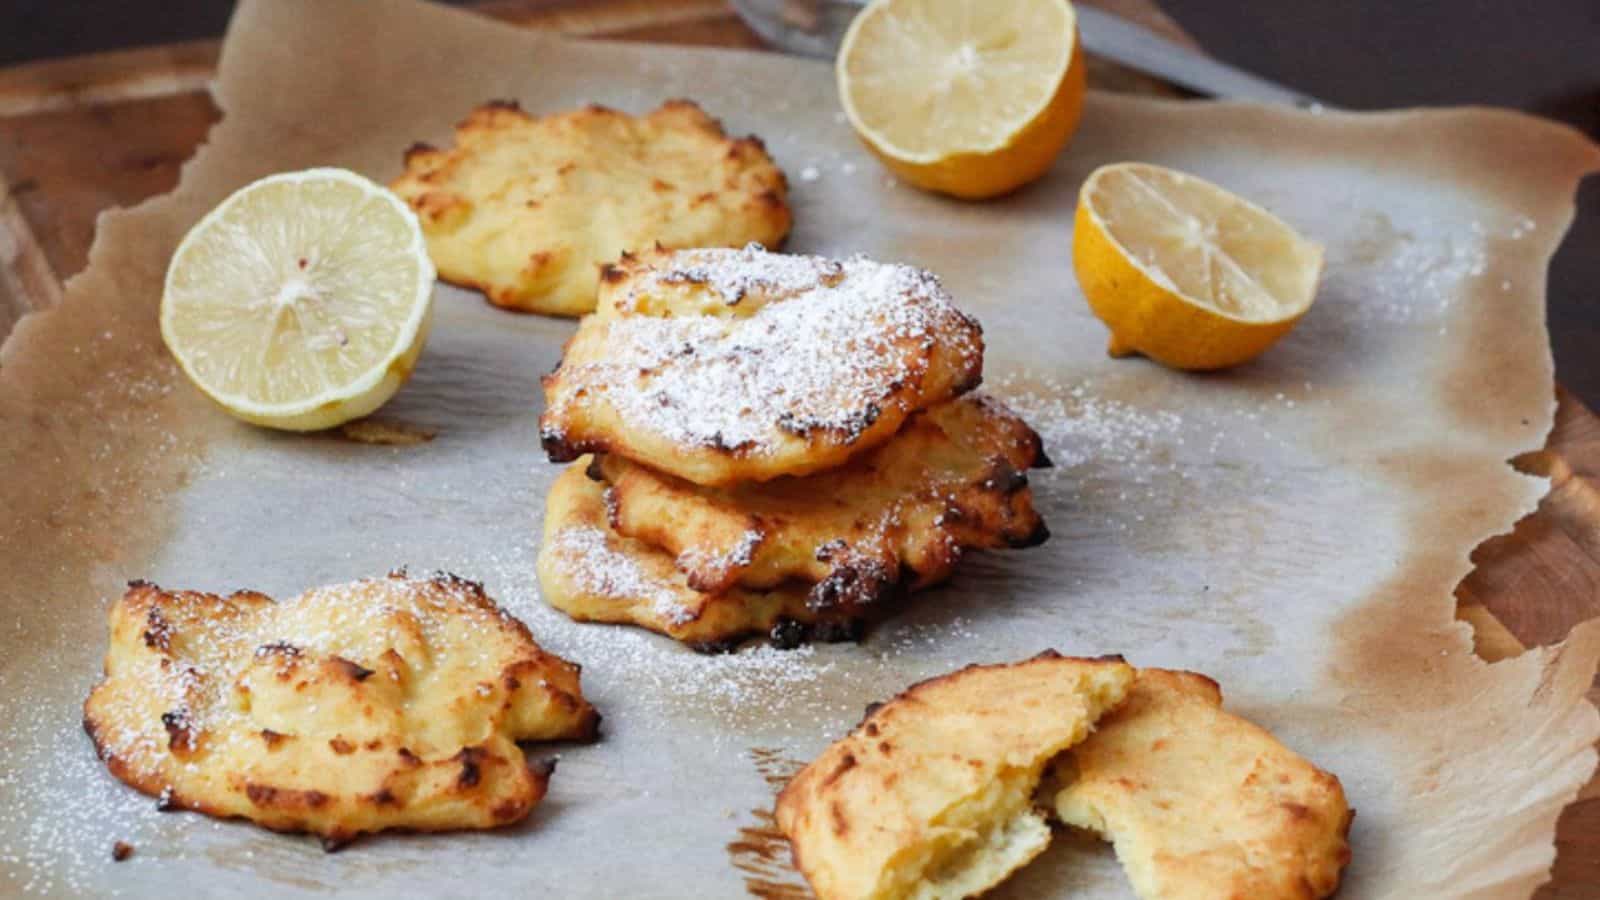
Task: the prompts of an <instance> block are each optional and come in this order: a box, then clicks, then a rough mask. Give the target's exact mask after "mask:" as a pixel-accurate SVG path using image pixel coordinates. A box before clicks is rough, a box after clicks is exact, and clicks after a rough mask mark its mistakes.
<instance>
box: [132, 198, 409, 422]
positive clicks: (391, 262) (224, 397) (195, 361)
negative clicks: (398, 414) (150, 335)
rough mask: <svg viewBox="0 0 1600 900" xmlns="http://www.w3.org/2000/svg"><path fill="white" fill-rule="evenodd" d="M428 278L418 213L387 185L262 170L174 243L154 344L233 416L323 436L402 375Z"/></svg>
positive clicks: (365, 408) (374, 403)
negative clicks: (160, 345) (260, 175)
mask: <svg viewBox="0 0 1600 900" xmlns="http://www.w3.org/2000/svg"><path fill="white" fill-rule="evenodd" d="M433 279H434V270H433V264H432V262H430V261H429V259H428V253H427V246H426V244H425V243H424V239H423V236H422V229H421V227H420V225H419V224H418V222H417V218H416V216H415V214H413V213H412V211H411V210H410V209H409V208H408V207H407V206H406V205H405V204H404V203H402V202H401V201H400V200H399V199H398V198H397V197H395V196H394V195H393V194H392V193H390V192H389V191H388V190H387V189H386V188H383V187H381V186H379V185H377V184H375V183H373V182H371V181H369V180H367V179H366V178H363V177H361V176H360V175H357V174H355V173H353V172H348V171H345V170H342V169H310V170H307V171H304V172H291V173H285V174H281V175H272V176H269V177H267V178H263V179H261V180H259V181H256V182H254V183H253V184H250V185H248V186H246V187H244V188H242V189H240V190H239V191H237V192H235V193H234V194H233V195H232V196H230V197H228V199H226V200H224V201H223V202H222V203H221V204H220V205H219V206H218V207H217V208H216V209H214V210H212V211H211V212H210V213H209V214H207V215H206V217H205V218H203V219H201V220H200V222H199V223H198V224H196V225H195V226H194V228H192V229H190V231H189V233H188V234H187V235H186V236H185V237H184V239H183V241H182V243H180V244H179V245H178V249H177V251H176V252H175V253H174V254H173V256H172V262H171V264H170V265H169V267H168V269H167V280H166V289H165V292H164V293H163V295H162V298H161V336H162V339H163V340H164V341H165V342H166V345H167V348H168V349H169V350H170V351H171V352H172V355H173V356H174V357H176V358H177V360H178V364H179V365H180V366H182V368H183V371H184V373H185V374H187V375H188V376H189V378H190V379H191V380H192V381H193V382H194V383H195V385H196V386H198V387H199V388H200V389H201V390H202V391H204V392H205V393H206V394H207V395H208V396H210V397H211V398H212V399H213V400H215V401H216V402H217V403H219V404H220V405H221V406H222V407H223V408H224V409H226V410H227V411H228V412H229V413H232V414H233V415H234V416H237V417H238V418H240V419H243V420H245V421H247V422H252V423H255V424H257V425H265V426H269V427H272V428H282V429H287V430H292V431H310V430H314V429H320V428H330V427H333V426H335V425H338V424H340V423H343V422H346V421H349V420H351V419H355V418H359V417H361V416H364V415H366V414H368V413H370V412H372V411H373V410H376V409H377V408H378V407H379V406H382V405H383V403H384V402H385V401H387V400H388V399H389V398H390V397H391V396H393V395H394V393H395V391H397V390H399V389H400V385H402V384H404V383H405V381H406V379H407V378H408V377H409V376H410V374H411V369H412V367H413V366H414V365H415V364H416V360H417V356H418V355H419V354H420V353H421V352H422V346H423V343H424V341H425V340H426V339H427V333H428V326H429V322H430V318H431V311H432V310H431V298H432V294H433Z"/></svg>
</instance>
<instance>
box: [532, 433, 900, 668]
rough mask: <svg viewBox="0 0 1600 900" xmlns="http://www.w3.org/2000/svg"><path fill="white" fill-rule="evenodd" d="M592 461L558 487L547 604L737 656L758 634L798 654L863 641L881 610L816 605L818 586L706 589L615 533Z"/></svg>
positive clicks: (546, 573) (585, 618)
mask: <svg viewBox="0 0 1600 900" xmlns="http://www.w3.org/2000/svg"><path fill="white" fill-rule="evenodd" d="M588 465H589V459H588V457H584V458H582V459H580V460H579V461H578V462H576V463H574V464H573V465H571V466H568V467H567V470H566V471H564V472H562V473H561V475H560V476H558V477H557V478H556V480H555V483H554V484H552V485H551V486H550V494H549V496H548V497H547V498H546V501H545V513H544V543H543V544H542V545H541V546H540V548H539V562H538V569H539V587H540V591H541V593H542V594H543V596H544V599H545V602H546V603H549V604H550V605H551V606H553V607H555V608H556V609H559V610H561V611H562V612H564V613H566V614H567V615H569V616H571V617H572V618H574V619H577V620H578V621H580V622H612V623H620V624H628V625H638V626H640V627H641V628H648V629H650V630H651V631H655V632H658V633H660V634H664V635H667V636H668V637H671V638H673V639H674V640H678V641H682V642H683V643H685V644H688V645H690V646H691V647H694V648H695V649H697V650H704V651H720V650H727V649H731V648H732V647H733V646H736V645H737V644H738V643H739V642H740V641H742V640H744V639H745V638H748V637H750V636H753V635H757V634H768V635H770V636H771V639H772V641H773V643H774V644H777V645H779V646H784V647H792V646H795V645H796V644H799V643H801V642H804V641H806V640H823V641H827V640H854V639H856V638H857V637H859V636H860V634H861V630H862V627H863V620H864V619H865V618H866V617H867V615H868V614H869V613H871V612H873V610H868V609H863V608H861V607H859V606H856V605H852V604H850V603H849V602H847V600H845V599H844V598H841V599H840V600H839V602H835V603H833V604H831V605H827V606H821V605H815V604H812V603H810V602H808V600H809V595H810V585H808V584H786V585H781V586H778V587H776V588H773V589H770V590H744V589H741V588H730V589H728V590H725V591H719V592H706V591H697V590H695V589H694V588H692V587H690V586H689V583H688V580H687V579H686V578H685V577H684V574H683V573H682V572H680V571H678V569H677V567H676V566H674V565H673V560H672V557H671V556H669V555H667V554H666V553H663V552H661V550H659V549H657V548H655V547H653V546H650V545H648V544H645V543H643V542H642V541H638V540H635V539H633V538H627V537H623V536H622V535H620V534H617V533H616V531H614V530H613V529H612V528H611V525H610V523H609V522H608V521H607V517H606V503H605V486H604V485H602V484H600V483H598V482H596V481H595V480H593V479H592V478H590V477H589V476H588V475H587V474H586V472H585V470H586V469H587V468H588Z"/></svg>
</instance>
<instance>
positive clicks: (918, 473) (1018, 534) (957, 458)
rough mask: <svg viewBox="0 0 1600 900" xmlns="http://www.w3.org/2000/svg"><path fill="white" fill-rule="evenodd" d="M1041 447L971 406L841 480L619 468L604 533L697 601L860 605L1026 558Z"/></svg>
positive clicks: (917, 429) (1004, 415) (623, 463)
mask: <svg viewBox="0 0 1600 900" xmlns="http://www.w3.org/2000/svg"><path fill="white" fill-rule="evenodd" d="M1041 460H1043V454H1042V452H1041V450H1040V444H1039V436H1038V435H1037V434H1035V433H1034V431H1033V429H1031V428H1029V427H1028V426H1027V424H1026V423H1025V422H1023V421H1022V420H1021V419H1019V418H1017V417H1016V415H1014V414H1013V413H1012V412H1011V411H1010V410H1008V409H1006V408H1005V407H1004V406H1003V405H1002V404H1000V403H999V402H998V401H996V400H994V399H992V398H989V397H986V396H983V395H981V394H968V395H966V396H964V397H961V398H959V399H956V400H952V401H949V402H947V403H944V404H941V405H939V406H937V407H934V408H933V409H931V410H927V411H925V412H922V413H918V414H917V415H915V416H913V417H912V418H911V419H910V420H909V421H908V422H907V423H906V425H905V427H904V428H902V429H901V430H900V432H899V433H898V434H896V435H895V436H894V437H892V438H890V439H889V441H888V442H886V443H884V444H882V445H880V446H878V447H876V448H874V449H872V450H869V451H866V452H865V453H862V454H860V455H858V456H855V457H853V458H852V459H851V460H850V461H849V462H847V463H845V464H844V465H843V466H841V467H839V468H837V469H829V470H827V471H824V472H817V473H815V474H812V475H805V476H801V477H798V478H787V477H786V478H774V479H772V480H771V481H764V482H748V483H744V484H736V485H731V486H728V487H721V488H713V487H702V486H700V485H696V484H692V483H690V482H687V481H684V480H682V479H680V478H674V477H673V476H671V475H663V474H660V473H658V472H655V471H653V470H651V469H649V468H647V467H645V466H641V465H639V464H638V463H634V462H630V461H629V460H627V459H624V458H622V457H620V456H615V455H609V456H606V457H603V458H602V459H601V460H600V463H599V466H600V472H601V473H602V474H603V476H604V477H605V480H606V482H607V483H608V484H609V485H610V491H609V493H608V494H607V503H608V509H609V512H610V517H611V524H612V525H613V526H614V527H615V528H616V530H617V531H618V532H619V533H620V534H623V535H626V536H628V537H632V538H637V539H639V540H641V541H644V542H646V543H648V544H652V545H654V546H657V547H660V548H662V549H664V550H666V552H668V553H670V554H672V555H673V556H675V557H676V559H677V565H678V568H679V569H680V570H682V571H683V572H684V574H685V575H686V576H687V577H688V581H689V585H690V586H691V587H693V588H695V589H696V590H701V591H713V592H715V591H723V590H727V589H729V588H731V587H734V586H742V587H746V588H770V587H774V586H777V585H780V584H783V583H784V582H786V581H791V580H795V579H800V580H805V581H810V582H815V583H816V585H817V586H816V588H815V589H814V590H813V594H812V600H813V602H815V603H817V604H824V605H825V604H827V603H828V602H829V601H830V598H832V597H835V596H839V595H848V596H854V597H858V598H860V599H859V601H858V602H870V601H871V600H872V599H873V598H875V597H877V596H879V595H881V594H883V593H884V592H885V591H889V590H891V589H894V588H897V587H899V586H901V585H905V586H906V587H910V588H919V587H925V586H927V585H930V584H933V583H935V582H938V581H941V580H943V579H945V578H947V577H949V575H950V573H951V571H952V570H954V568H955V565H956V562H957V561H958V560H959V559H960V558H961V553H962V551H963V550H964V549H968V548H998V547H1028V546H1033V545H1035V544H1038V543H1040V542H1041V541H1043V540H1044V539H1045V538H1046V537H1047V536H1048V535H1049V531H1048V529H1046V528H1045V525H1044V521H1043V520H1042V519H1040V517H1039V514H1038V513H1037V512H1036V511H1035V510H1034V508H1033V493H1032V490H1031V489H1030V488H1029V486H1028V479H1027V476H1026V474H1024V473H1025V471H1026V470H1027V469H1029V468H1030V467H1033V466H1035V465H1038V464H1039V463H1040V462H1041Z"/></svg>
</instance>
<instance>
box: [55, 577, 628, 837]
mask: <svg viewBox="0 0 1600 900" xmlns="http://www.w3.org/2000/svg"><path fill="white" fill-rule="evenodd" d="M389 574H390V575H391V576H395V575H399V576H404V575H405V569H404V568H400V569H396V570H394V571H393V572H391V573H389ZM431 580H434V581H438V582H443V583H446V584H449V585H452V586H454V587H457V588H463V589H465V590H466V591H467V592H468V594H469V595H470V597H471V599H472V601H473V602H474V603H476V604H477V605H478V606H479V607H480V608H481V609H484V610H486V611H488V612H491V613H494V614H495V615H494V618H495V619H496V620H498V621H499V622H500V623H501V627H503V628H509V629H511V630H512V631H513V632H514V633H515V634H516V636H518V637H522V638H525V639H526V640H528V641H529V642H530V643H532V644H533V645H534V646H535V647H539V644H538V642H537V641H535V640H534V638H533V633H532V632H531V631H529V630H528V626H527V625H526V624H525V623H524V622H523V621H522V620H521V619H518V618H517V617H515V616H513V615H511V614H510V613H509V612H506V611H505V610H504V609H503V608H502V607H501V606H500V605H499V604H497V603H495V602H494V601H493V600H491V599H490V598H489V596H488V594H487V593H485V592H484V590H483V585H482V583H480V582H476V581H472V580H470V579H467V578H462V577H461V576H459V575H456V574H454V573H450V572H440V573H437V574H436V575H434V576H433V578H432V579H431ZM138 593H153V594H157V595H171V594H172V593H173V592H169V591H165V590H163V589H162V588H161V587H160V586H159V585H156V584H155V583H153V582H149V581H145V580H143V579H134V580H132V581H129V582H128V585H127V590H126V591H125V592H124V594H123V598H124V600H126V599H127V598H128V597H130V596H132V595H134V594H138ZM180 593H186V594H189V595H191V596H196V597H200V598H202V599H204V600H206V601H207V602H216V603H227V602H230V601H232V600H233V599H234V598H236V597H252V598H259V599H262V600H265V601H267V602H269V603H276V602H277V601H276V600H274V599H273V598H272V597H270V596H268V595H266V594H263V593H261V592H259V591H253V590H249V589H239V590H235V591H232V592H230V593H229V594H228V595H227V596H223V595H220V594H213V593H209V592H205V591H183V592H180ZM153 609H155V607H152V610H153ZM115 610H116V605H115V604H114V605H113V607H112V611H111V614H112V615H115ZM147 640H148V638H147ZM539 652H540V653H541V654H547V651H545V650H544V649H543V648H542V647H540V649H539ZM558 659H559V657H558ZM563 661H564V662H566V663H567V664H569V665H571V666H573V668H574V674H575V675H576V674H581V671H582V668H583V667H582V666H581V665H579V664H578V663H575V662H571V661H570V660H563ZM528 662H529V661H528V660H519V661H517V662H516V663H513V664H512V665H510V666H507V667H506V668H505V670H504V671H502V672H501V673H500V675H501V678H503V679H505V680H506V681H507V682H508V683H510V684H512V685H515V684H516V683H517V677H516V676H517V673H518V672H519V671H521V670H522V668H523V666H524V664H526V663H528ZM350 665H351V666H352V667H354V668H355V669H359V668H360V667H359V666H356V665H355V664H354V663H351V664H350ZM362 672H365V674H362ZM362 672H357V671H354V670H351V671H347V672H346V674H347V676H348V677H350V678H351V679H352V680H356V681H359V680H361V679H363V678H365V677H366V676H367V675H370V674H371V673H370V672H366V670H362ZM103 681H104V676H102V680H101V681H100V682H96V683H95V687H94V688H91V689H90V696H93V693H94V690H95V689H96V688H98V687H99V686H100V684H101V683H102V682H103ZM513 689H514V688H513ZM556 694H557V696H559V697H561V698H562V699H561V702H562V703H564V704H572V705H576V704H577V703H579V702H581V701H580V700H579V699H578V698H576V697H573V696H572V695H571V694H568V693H567V692H565V691H556ZM88 702H89V701H88V698H85V700H84V709H83V730H84V732H85V733H86V734H87V735H88V736H89V740H90V741H91V742H92V743H93V744H94V750H95V755H96V756H97V757H98V758H99V759H100V760H101V761H102V762H103V763H105V766H106V769H107V770H108V771H110V772H111V774H112V775H113V776H115V777H116V779H117V780H118V781H121V782H122V783H123V784H126V785H128V786H129V787H131V788H133V789H134V790H136V791H138V792H139V793H141V794H144V795H146V796H149V797H154V798H156V808H157V809H159V810H160V811H162V812H172V811H180V810H181V811H189V812H198V813H204V814H206V815H208V816H212V817H213V818H219V819H246V820H247V821H250V822H251V823H252V824H254V825H257V826H259V827H262V828H266V829H267V830H269V831H276V832H280V833H284V834H314V835H316V836H317V837H318V838H319V840H320V841H321V843H322V848H323V849H324V850H326V851H328V852H333V851H336V850H339V849H342V848H343V847H345V846H347V845H348V844H350V843H351V842H352V841H354V840H355V839H357V838H359V837H361V836H362V834H363V833H362V832H357V833H351V834H348V835H345V834H329V835H324V834H318V833H317V832H314V831H311V830H310V829H307V828H299V827H293V826H289V827H282V826H275V825H271V824H267V823H264V822H259V821H256V820H253V819H249V818H248V817H245V816H235V815H228V814H226V813H224V812H223V811H221V810H220V809H218V808H216V807H215V806H212V805H209V804H207V803H205V802H204V801H202V800H199V799H197V798H194V797H189V796H187V795H183V794H180V793H178V792H177V791H175V790H173V789H172V787H171V786H170V785H165V784H160V783H159V782H157V781H156V780H155V779H154V778H144V777H140V776H139V773H137V772H135V771H134V770H132V769H130V768H129V767H128V765H127V764H126V762H125V761H124V760H123V759H121V758H120V757H118V756H117V755H116V754H114V753H112V752H111V751H110V749H109V748H108V747H107V746H106V745H105V742H104V740H103V739H102V736H101V733H100V729H99V726H98V725H97V724H96V722H95V721H94V719H93V717H92V716H90V715H89V712H88ZM589 712H590V715H589V716H588V717H587V720H586V722H585V724H584V728H583V731H582V732H581V733H579V734H577V735H575V736H574V737H573V738H572V740H574V741H579V742H587V741H593V740H596V739H597V738H598V737H599V733H600V721H601V715H600V712H599V710H597V709H595V708H594V707H593V706H589ZM169 730H170V729H169ZM271 737H272V736H269V735H267V734H265V733H264V734H263V738H265V739H267V740H269V742H270V740H271ZM483 752H484V749H483V748H482V747H463V748H462V750H461V752H460V753H458V754H456V755H455V756H454V757H451V759H452V760H458V761H459V762H460V763H461V775H460V778H461V779H463V780H469V779H470V780H472V781H475V780H476V779H477V767H478V760H479V758H480V756H481V754H482V753H483ZM401 754H402V755H410V754H407V753H406V751H405V749H404V748H401ZM410 756H411V759H413V760H415V759H416V757H415V756H414V755H410ZM556 762H557V760H556V758H553V757H552V758H547V759H539V760H535V759H532V758H526V765H527V768H528V773H529V774H530V775H531V776H532V779H533V784H534V786H535V790H534V794H533V796H532V798H531V800H530V802H529V804H528V806H527V808H526V809H518V810H508V811H507V814H506V815H502V813H501V811H499V810H496V811H494V812H493V813H492V815H494V817H495V818H496V819H497V820H500V824H501V825H510V824H513V823H514V822H516V821H518V820H520V819H521V818H522V817H523V816H524V815H526V814H527V813H528V812H531V811H532V810H533V808H534V807H535V806H537V805H538V804H539V803H540V802H541V801H542V800H543V799H544V796H545V793H546V792H547V791H548V790H549V786H550V776H551V775H552V774H554V772H555V770H556ZM246 791H247V792H248V794H249V796H250V800H251V802H252V803H254V804H255V805H257V806H260V807H263V808H274V807H275V808H277V809H279V810H283V811H286V812H290V813H293V812H295V811H297V810H302V809H315V808H317V807H319V806H321V805H322V804H324V803H326V802H327V801H328V797H327V795H325V794H323V793H322V792H321V791H299V790H291V789H286V788H276V787H273V786H271V785H254V784H252V785H248V786H247V787H246ZM360 799H361V800H363V801H366V802H369V803H371V804H373V805H375V806H377V805H383V804H385V803H389V802H393V799H392V798H385V797H384V796H383V794H382V793H379V794H375V795H372V796H370V797H362V798H360ZM517 813H520V814H517ZM440 830H456V829H430V828H414V827H409V826H404V827H402V826H396V827H392V828H386V829H384V831H386V832H395V833H417V832H429V831H440Z"/></svg>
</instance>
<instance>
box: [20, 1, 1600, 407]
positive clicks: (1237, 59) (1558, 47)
mask: <svg viewBox="0 0 1600 900" xmlns="http://www.w3.org/2000/svg"><path fill="white" fill-rule="evenodd" d="M1159 2H1160V4H1161V6H1162V7H1163V8H1164V9H1165V10H1167V12H1168V13H1170V14H1171V15H1172V16H1173V18H1175V19H1177V20H1178V22H1179V23H1180V24H1181V25H1182V26H1183V27H1184V28H1185V29H1186V30H1187V31H1188V32H1189V33H1190V34H1192V35H1194V36H1195V37H1196V38H1197V39H1198V40H1199V41H1200V43H1201V44H1202V45H1203V46H1204V47H1205V48H1206V49H1207V50H1209V51H1210V52H1211V53H1212V54H1214V55H1216V56H1219V57H1221V58H1223V59H1226V60H1228V61H1230V62H1232V63H1235V64H1237V65H1240V66H1242V67H1244V68H1247V69H1250V70H1252V71H1255V72H1257V73H1259V74H1261V75H1264V76H1266V77H1268V78H1271V79H1273V80H1275V81H1280V82H1283V83H1284V84H1288V85H1291V86H1293V87H1296V88H1298V89H1300V90H1302V91H1305V92H1307V93H1309V94H1311V95H1313V96H1316V97H1319V98H1321V99H1322V100H1324V101H1326V102H1328V103H1330V104H1333V105H1335V106H1341V107H1347V108H1351V109H1380V108H1385V107H1398V106H1415V105H1438V104H1461V103H1486V104H1494V105H1499V106H1512V107H1517V108H1520V109H1524V110H1528V111H1530V112H1534V113H1538V114H1540V115H1544V116H1549V117H1552V118H1556V119H1561V120H1563V121H1565V122H1568V123H1570V124H1572V125H1574V126H1576V127H1578V128H1580V129H1582V130H1583V131H1585V132H1586V133H1587V134H1588V135H1589V136H1590V137H1592V138H1595V139H1597V140H1600V0H1523V2H1517V0H1412V2H1407V0H1320V2H1286V0H1159ZM232 5H233V4H232V3H231V2H229V0H93V2H91V0H0V10H3V11H4V12H3V15H0V65H8V64H11V63H17V62H23V61H26V60H30V59H38V58H43V57H47V56H60V55H67V54H74V53H88V52H92V51H96V50H109V49H114V48H118V47H127V46H132V45H135V44H151V43H161V42H166V41H175V40H183V39H188V38H196V37H208V36H215V35H219V34H221V33H222V30H223V27H224V26H225V25H226V24H227V21H228V15H229V12H230V11H231V9H232ZM1578 209H1579V214H1578V219H1577V221H1576V222H1575V223H1574V225H1573V229H1572V232H1571V233H1570V234H1569V235H1568V236H1567V239H1566V241H1565V243H1564V244H1563V245H1562V248H1561V251H1560V252H1559V253H1558V254H1557V255H1556V258H1555V260H1554V262H1553V263H1552V265H1551V269H1550V337H1551V342H1552V344H1553V346H1554V348H1555V356H1556V367H1557V377H1558V378H1559V379H1560V380H1561V382H1562V383H1563V384H1565V385H1566V386H1567V387H1569V388H1571V389H1572V390H1573V391H1574V392H1576V393H1577V394H1578V395H1579V396H1581V397H1583V398H1584V400H1585V401H1586V402H1587V403H1588V404H1589V406H1590V407H1591V408H1600V176H1596V177H1590V178H1589V179H1587V180H1586V181H1585V182H1584V184H1583V186H1582V188H1581V189H1580V191H1579V196H1578Z"/></svg>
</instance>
